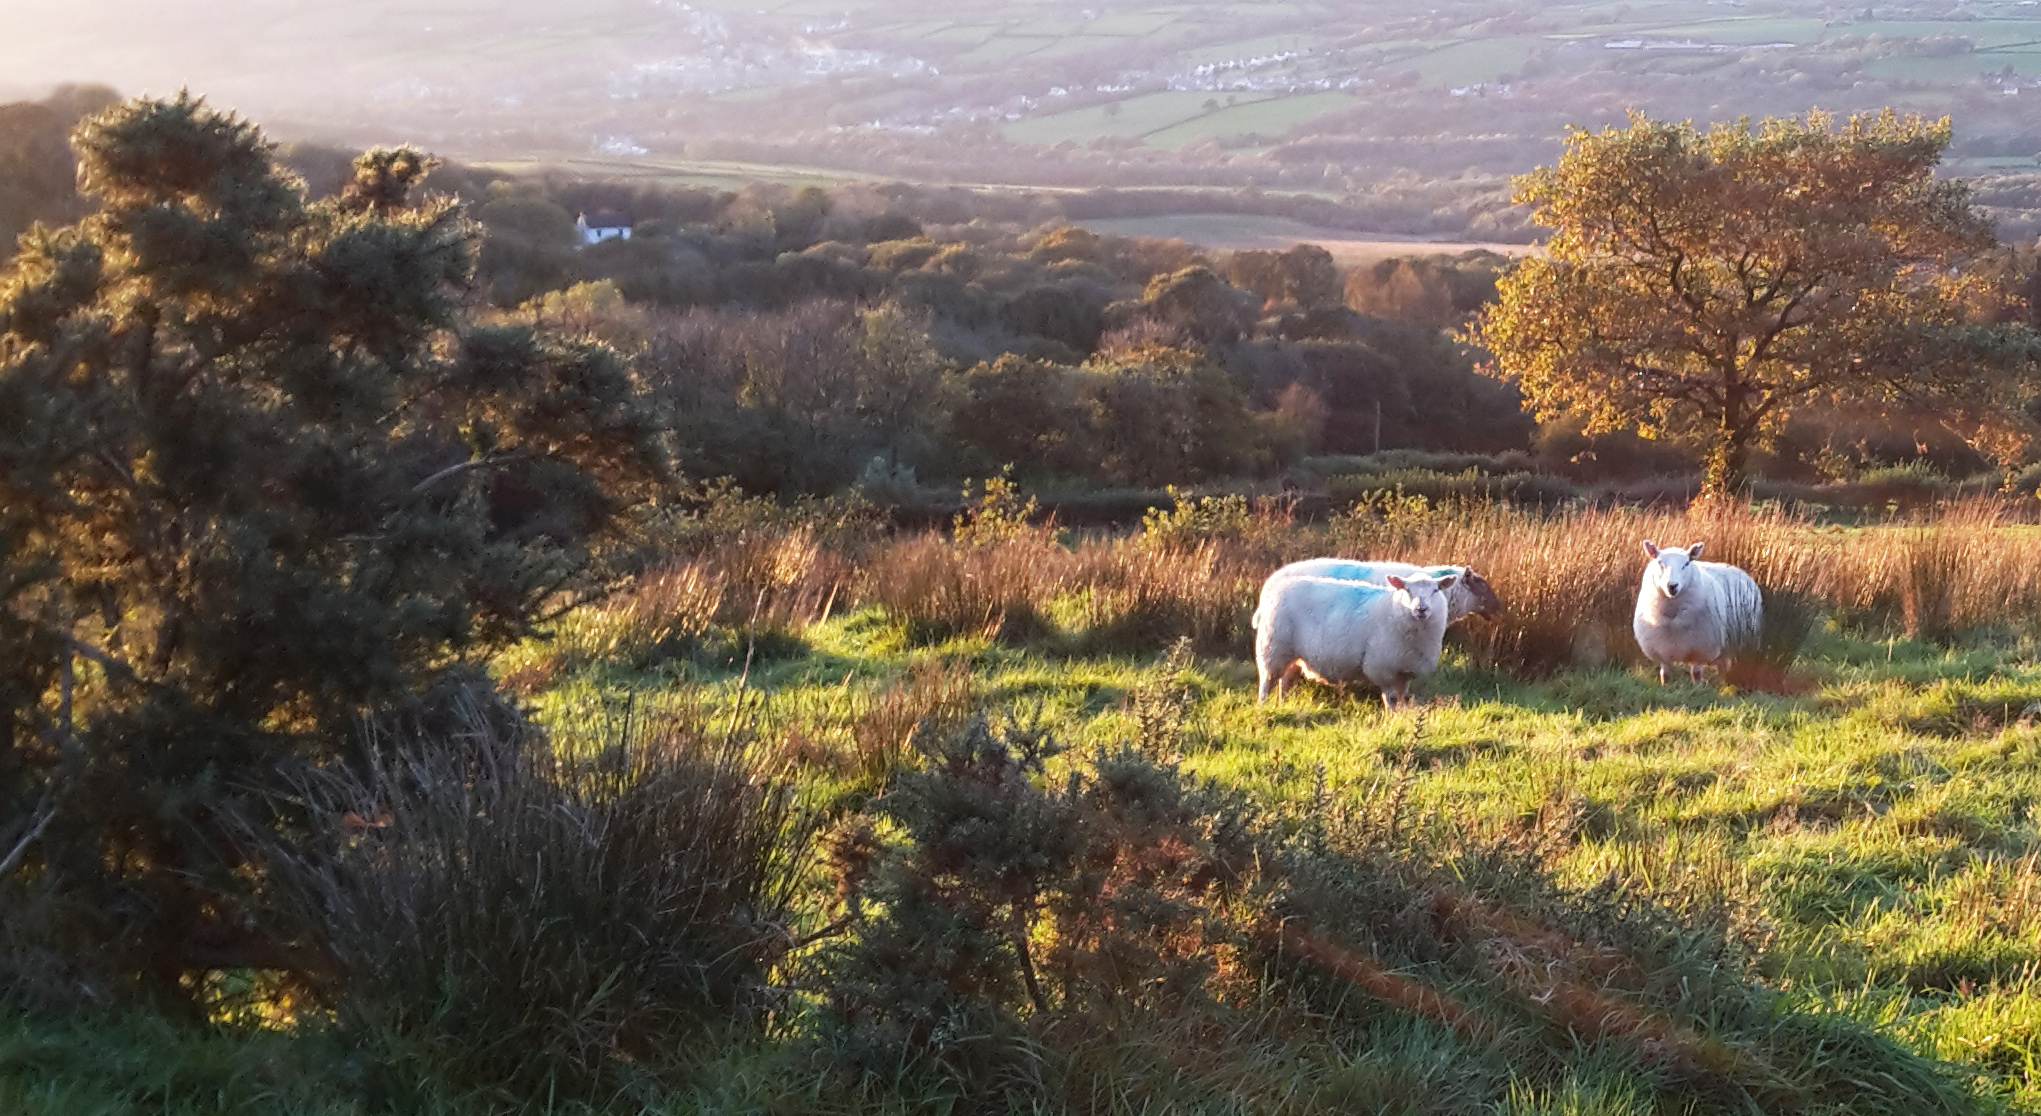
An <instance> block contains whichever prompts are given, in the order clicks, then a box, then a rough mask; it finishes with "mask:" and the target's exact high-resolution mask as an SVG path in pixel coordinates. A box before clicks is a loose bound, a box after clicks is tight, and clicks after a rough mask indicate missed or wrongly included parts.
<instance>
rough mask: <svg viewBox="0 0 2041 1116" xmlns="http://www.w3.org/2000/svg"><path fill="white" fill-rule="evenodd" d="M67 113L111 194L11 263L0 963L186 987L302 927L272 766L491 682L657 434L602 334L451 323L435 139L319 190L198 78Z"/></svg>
mask: <svg viewBox="0 0 2041 1116" xmlns="http://www.w3.org/2000/svg"><path fill="white" fill-rule="evenodd" d="M74 146H75V147H76V149H77V154H78V164H79V176H78V177H79V184H80V188H81V189H82V191H83V192H84V193H85V194H86V195H87V196H89V197H90V198H91V199H93V200H94V201H95V202H96V203H97V205H98V209H97V211H96V212H94V213H92V214H91V215H90V216H87V217H85V218H83V219H82V220H80V221H79V222H78V223H77V224H75V225H72V226H70V227H67V228H63V229H57V230H50V229H46V228H45V229H40V230H38V231H35V232H32V233H30V234H29V235H28V236H27V237H26V238H24V241H23V249H22V252H21V254H20V255H19V257H18V258H17V259H16V260H15V261H14V263H13V265H12V267H11V269H10V270H9V271H7V272H6V273H5V274H4V275H0V733H4V734H5V735H4V736H0V858H4V859H0V929H5V930H6V931H7V933H6V934H5V935H0V938H4V941H0V995H4V994H6V993H7V992H8V991H9V986H10V984H13V985H15V986H16V987H18V986H19V982H21V981H25V980H46V981H49V982H53V983H55V984H57V985H59V986H63V987H67V988H70V989H72V990H73V993H74V994H75V991H76V990H78V989H97V990H98V991H100V992H101V993H102V994H114V993H117V992H119V991H121V990H122V989H123V988H127V989H131V990H136V991H149V992H153V993H155V994H158V995H167V996H170V997H177V996H180V995H184V994H185V990H186V989H188V988H189V987H190V985H189V984H188V981H187V978H188V976H189V975H190V974H192V973H193V972H195V971H201V970H206V969H218V968H232V967H243V966H256V967H268V968H277V967H289V966H291V965H292V964H294V963H295V962H294V961H293V957H294V956H297V957H300V958H301V957H302V955H301V954H293V952H292V950H291V949H290V948H287V947H289V946H290V944H291V943H290V941H289V938H288V935H287V934H283V933H280V932H273V930H274V928H272V927H269V926H267V925H266V923H265V919H264V915H263V912H262V907H261V904H260V902H259V899H260V891H261V885H260V878H261V873H260V872H259V871H258V870H257V866H255V865H253V864H251V863H249V861H248V854H247V852H246V849H245V848H244V847H243V844H242V843H241V842H240V841H238V840H237V838H236V835H237V833H247V832H250V831H251V829H252V830H254V831H260V830H268V831H271V832H280V831H284V830H287V829H288V828H289V827H290V825H292V824H294V823H293V822H292V819H291V818H290V817H289V816H288V805H287V803H288V799H287V798H286V797H285V796H281V795H279V794H278V793H276V792H277V791H278V790H280V789H281V788H280V787H279V784H278V780H279V779H280V778H281V777H282V776H281V775H280V772H282V771H283V770H285V769H286V768H287V767H288V766H289V765H290V764H292V763H302V762H320V761H325V760H332V759H342V760H344V759H346V758H347V757H348V756H349V755H350V754H351V753H353V752H354V750H356V749H359V748H361V747H363V737H362V733H361V731H360V726H361V721H362V718H363V717H365V716H371V715H390V714H396V713H406V714H410V715H415V716H429V715H431V714H432V710H434V709H435V708H444V700H445V698H446V697H447V695H450V694H453V693H455V692H457V691H461V690H463V689H466V688H471V687H473V686H475V685H477V684H480V682H481V674H480V670H479V666H478V664H479V662H480V660H481V658H482V656H484V655H486V654H487V653H489V652H490V651H491V650H493V649H495V648H498V647H501V646H503V645H504V644H505V643H506V642H507V641H511V640H516V639H520V638H523V637H524V636H525V635H526V634H528V633H530V632H532V631H533V630H534V629H535V627H536V626H537V625H538V624H539V623H540V622H541V620H542V619H543V617H544V615H545V612H546V610H547V609H548V608H549V607H552V606H553V603H554V602H556V601H557V600H558V599H559V597H560V594H561V593H562V592H563V591H570V590H572V589H573V588H574V586H575V585H576V584H578V583H579V579H581V578H582V577H583V576H584V572H585V570H586V568H587V559H588V556H589V554H590V547H591V545H593V544H594V543H595V542H597V541H598V540H599V538H600V536H601V533H602V532H603V531H604V530H605V529H606V525H607V524H609V523H610V522H612V520H613V517H614V516H615V514H616V513H617V511H618V510H619V508H620V507H622V506H623V505H624V504H625V503H626V502H627V501H630V500H632V499H634V498H635V497H636V496H637V495H639V494H643V493H648V492H650V491H651V490H652V486H654V485H656V484H657V483H658V481H659V480H660V479H661V478H662V477H663V476H664V473H665V470H666V468H667V464H666V461H667V453H666V450H665V448H664V445H663V441H662V439H663V438H664V435H663V434H662V433H661V424H659V423H657V422H655V421H654V418H653V415H652V414H651V412H650V411H649V410H648V409H647V408H646V407H645V405H644V404H643V403H642V396H641V394H640V393H639V392H638V391H637V390H636V388H635V385H634V382H633V380H632V379H631V376H630V374H629V373H628V370H627V369H626V368H625V367H624V365H623V364H622V363H621V362H620V361H618V360H617V359H615V358H614V356H613V355H612V354H610V353H609V352H608V351H606V350H603V349H600V348H596V347H592V346H587V345H569V344H561V343H556V342H551V341H548V340H545V339H543V338H541V337H539V336H537V335H535V334H534V333H533V331H532V330H531V329H529V328H520V327H499V328H475V327H472V326H469V325H467V324H466V323H465V321H464V320H463V318H462V315H461V312H460V311H461V305H462V301H463V299H464V298H465V297H466V290H467V286H468V283H469V281H470V276H471V272H472V267H473V261H474V257H475V240H476V230H475V227H474V226H473V225H472V224H471V223H470V222H469V221H468V220H467V219H466V218H465V217H464V216H463V215H462V213H461V210H460V209H459V208H458V207H457V206H455V205H454V204H453V203H451V202H450V201H446V200H443V199H441V200H434V199H421V198H419V197H418V196H417V187H418V184H419V182H420V181H421V180H422V179H423V178H424V176H425V174H426V172H427V171H428V169H429V168H430V166H431V163H430V161H429V160H427V159H426V158H424V157H423V156H421V155H419V154H418V153H417V152H414V151H409V150H396V151H376V152H371V153H369V154H368V155H366V156H364V157H363V158H362V159H361V160H360V161H359V162H358V163H357V164H356V167H355V172H354V176H353V179H352V181H351V183H350V184H349V185H348V187H347V188H346V189H345V190H344V191H343V192H342V193H341V194H340V195H339V196H336V197H334V198H332V199H329V200H327V201H322V202H318V203H311V202H308V201H307V199H306V196H305V192H304V189H303V186H302V183H300V182H299V181H298V180H297V179H296V178H294V177H293V176H291V175H289V174H287V173H285V172H284V171H282V170H281V169H279V167H278V165H277V163H276V161H275V158H274V151H273V149H272V147H271V145H270V144H269V143H267V142H266V141H265V140H264V139H263V138H262V136H261V134H260V133H259V132H258V131H257V130H256V128H255V127H254V126H253V125H251V124H249V123H247V122H245V121H243V120H240V119H238V118H236V117H233V116H231V115H228V114H224V113H221V112H217V111H215V110H213V109H211V108H208V107H207V106H206V105H205V104H204V102H202V101H200V100H197V99H193V98H190V97H187V96H180V97H178V98H177V99H175V100H169V101H160V100H143V101H136V102H132V103H129V104H127V105H125V106H121V107H117V108H115V109H112V110H110V111H108V112H107V113H105V114H103V115H100V116H97V117H94V118H92V119H90V120H88V121H86V122H85V123H84V124H83V125H82V126H81V127H80V128H79V130H78V131H77V133H76V135H75V138H74ZM279 811H282V812H281V813H280V812H279ZM302 821H303V819H298V823H302ZM31 922H33V925H30V923H31ZM23 941H34V942H38V943H40V946H39V947H38V948H42V949H44V950H45V951H46V953H47V956H43V957H41V958H40V959H39V960H35V959H32V960H30V961H27V962H24V961H23V959H22V955H21V954H19V953H18V952H14V953H10V950H11V949H13V948H14V947H16V946H19V945H20V944H21V943H22V942H23Z"/></svg>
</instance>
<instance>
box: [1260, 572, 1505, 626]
mask: <svg viewBox="0 0 2041 1116" xmlns="http://www.w3.org/2000/svg"><path fill="white" fill-rule="evenodd" d="M1279 577H1329V578H1335V579H1337V580H1340V581H1364V582H1367V583H1368V584H1370V585H1380V586H1384V587H1387V586H1388V584H1389V582H1388V579H1389V578H1391V577H1404V578H1409V577H1429V578H1435V579H1436V578H1452V579H1453V580H1452V581H1451V582H1450V585H1451V586H1452V587H1451V588H1450V589H1447V590H1446V605H1447V609H1448V615H1447V617H1446V623H1447V624H1449V625H1451V624H1457V623H1459V622H1460V621H1462V620H1465V619H1466V618H1467V617H1469V616H1488V617H1493V616H1495V615H1496V614H1497V613H1500V612H1501V611H1502V600H1501V599H1500V598H1498V597H1497V596H1496V595H1495V590H1494V588H1492V587H1491V586H1490V585H1489V584H1488V579H1487V578H1485V577H1482V576H1481V575H1480V574H1478V573H1475V572H1474V567H1472V566H1419V565H1416V564H1414V563H1411V562H1361V561H1356V560H1354V559H1351V558H1307V559H1305V560H1303V561H1301V562H1292V563H1290V564H1289V565H1287V566H1284V567H1282V568H1281V569H1278V570H1277V571H1276V572H1275V573H1273V574H1270V575H1269V578H1270V579H1271V580H1274V579H1275V578H1279Z"/></svg>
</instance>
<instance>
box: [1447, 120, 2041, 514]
mask: <svg viewBox="0 0 2041 1116" xmlns="http://www.w3.org/2000/svg"><path fill="white" fill-rule="evenodd" d="M1949 137H1950V132H1949V124H1948V122H1947V120H1943V121H1940V122H1928V121H1925V120H1922V119H1920V118H1918V117H1907V118H1905V119H1901V118H1899V117H1897V116H1895V115H1894V114H1892V113H1891V112H1890V111H1887V112H1885V113H1883V114H1880V115H1876V116H1856V117H1852V118H1850V119H1849V120H1848V121H1847V122H1846V123H1844V124H1842V125H1841V126H1840V127H1837V126H1836V124H1835V122H1834V121H1833V120H1832V119H1831V118H1830V117H1829V116H1827V115H1825V114H1823V113H1819V112H1814V113H1809V114H1808V116H1807V117H1806V118H1805V119H1785V120H1767V121H1765V122H1763V123H1762V124H1759V125H1752V124H1751V123H1750V122H1749V121H1747V120H1745V121H1740V122H1737V123H1734V124H1718V125H1716V126H1714V127H1712V128H1710V129H1709V130H1707V131H1705V132H1703V131H1700V130H1698V129H1696V128H1695V127H1694V126H1693V125H1692V124H1690V123H1681V124H1674V123H1666V122H1662V121H1656V120H1650V119H1647V118H1645V117H1644V116H1642V115H1639V114H1632V116H1631V118H1630V122H1629V125H1628V126H1627V127H1624V128H1609V129H1605V130H1603V131H1601V132H1589V131H1585V130H1575V131H1574V132H1572V133H1571V134H1570V135H1569V136H1568V138H1567V143H1566V150H1565V152H1564V153H1563V154H1562V155H1561V157H1560V159H1559V162H1558V165H1556V166H1552V167H1541V168H1539V169H1538V170H1535V171H1533V172H1532V173H1530V174H1528V175H1525V176H1523V177H1521V178H1519V179H1517V181H1516V200H1517V201H1518V202H1519V203H1522V204H1528V205H1531V206H1532V207H1534V209H1533V219H1534V220H1536V221H1537V222H1538V223H1539V224H1542V225H1545V226H1547V227H1549V228H1551V229H1552V236H1551V239H1550V240H1549V241H1548V242H1547V245H1546V251H1545V254H1544V255H1543V256H1535V257H1531V258H1528V259H1526V260H1524V261H1523V262H1522V263H1521V264H1520V265H1518V266H1517V267H1516V268H1515V269H1513V270H1512V271H1511V272H1510V273H1509V274H1508V275H1507V276H1505V277H1504V278H1503V279H1502V280H1501V281H1500V283H1499V284H1498V293H1499V296H1500V298H1499V301H1497V302H1496V303H1495V304H1493V305H1491V306H1490V307H1489V308H1488V309H1487V310H1486V311H1485V312H1484V313H1483V314H1482V315H1481V317H1480V318H1479V319H1478V320H1477V322H1476V324H1475V326H1474V329H1473V331H1472V336H1473V339H1474V340H1475V341H1476V342H1478V343H1479V344H1481V345H1483V346H1485V347H1486V348H1488V349H1489V350H1490V351H1491V352H1492V353H1494V355H1495V363H1494V366H1493V368H1494V371H1496V372H1497V373H1498V374H1499V375H1502V376H1503V377H1505V378H1508V379H1510V380H1513V381H1514V382H1515V383H1516V384H1517V385H1518V387H1519V388H1520V389H1521V390H1522V391H1523V393H1524V397H1525V399H1526V400H1527V402H1528V403H1529V405H1530V406H1531V408H1532V409H1533V410H1534V411H1535V412H1536V413H1537V415H1538V416H1539V418H1540V419H1550V418H1556V417H1559V416H1562V415H1567V414H1573V415H1579V416H1583V417H1585V419H1586V420H1587V425H1588V429H1589V431H1590V432H1596V433H1604V432H1612V431H1619V430H1627V429H1634V430H1636V431H1638V432H1639V433H1641V434H1643V435H1645V436H1647V437H1667V438H1674V439H1679V440H1682V441H1686V442H1689V443H1691V444H1693V445H1695V446H1696V447H1697V448H1698V449H1700V450H1701V451H1702V452H1703V454H1704V455H1705V458H1706V460H1707V463H1708V473H1707V486H1708V488H1709V489H1710V490H1712V491H1716V492H1721V491H1735V490H1739V489H1741V488H1742V487H1743V486H1744V485H1745V484H1746V483H1747V481H1748V479H1749V469H1750V454H1751V451H1752V450H1753V449H1754V448H1759V447H1761V446H1762V445H1763V444H1764V443H1765V441H1766V439H1767V438H1768V437H1769V436H1770V435H1771V434H1772V433H1774V432H1776V431H1777V430H1778V429H1779V427H1780V425H1781V424H1782V423H1783V422H1784V421H1785V420H1786V418H1787V417H1788V416H1789V415H1791V414H1792V413H1793V411H1794V410H1795V409H1796V408H1799V407H1803V406H1805V405H1807V404H1809V403H1812V402H1815V401H1817V400H1832V401H1837V402H1842V401H1848V402H1851V403H1854V404H1858V405H1871V406H1886V407H1891V408H1894V409H1906V410H1910V411H1914V412H1916V413H1918V412H1921V411H1924V410H1925V411H1928V412H1930V413H1933V414H1935V415H1937V416H1938V417H1940V418H1941V419H1942V421H1944V422H1945V423H1946V424H1948V425H1949V427H1950V428H1951V429H1952V430H1954V431H1956V432H1957V433H1959V434H1961V435H1962V436H1964V437H1966V438H1968V439H1970V440H1971V441H1972V443H1973V444H1976V445H1979V446H1980V448H1983V449H1986V450H1988V451H1990V452H1993V453H1995V454H1997V455H1998V456H1999V457H2001V459H2007V458H2011V457H2013V456H2016V455H2017V454H2018V453H2019V452H2020V451H2021V449H2022V447H2024V446H2025V445H2026V444H2027V442H2028V440H2029V438H2030V436H2031V434H2032V433H2033V431H2032V429H2031V428H2032V426H2033V423H2032V421H2031V420H2030V419H2028V418H2027V417H2026V416H2025V414H2024V413H2023V412H2022V411H2021V409H2020V406H2019V404H2020V403H2021V401H2022V398H2023V396H2024V395H2026V394H2027V393H2028V392H2030V391H2031V378H2032V376H2033V372H2034V360H2035V353H2036V341H2035V337H2034V334H2033V333H2032V331H2030V330H2028V329H2026V328H2025V327H2023V326H2020V325H2017V324H2002V323H1995V322H1993V321H1992V320H1991V319H1992V318H1993V317H1994V315H1992V314H1990V313H1988V312H1984V311H1985V310H1986V308H1988V306H1989V305H1990V304H1991V303H1994V302H1996V301H2000V300H2002V299H2003V298H2004V295H2003V294H2002V292H2000V291H1999V290H1997V289H1995V288H1994V286H1993V284H1992V282H1991V280H1990V279H1989V278H1987V277H1986V275H1985V274H1984V272H1982V271H1981V270H1974V269H1973V268H1972V266H1971V265H1972V264H1973V263H1974V262H1975V261H1977V260H1979V259H1980V258H1981V257H1982V256H1984V255H1985V254H1987V253H1989V252H1990V251H1992V250H1993V249H1994V247H1995V245H1994V238H1993V235H1992V231H1991V227H1990V225H1989V224H1988V223H1987V222H1986V221H1985V220H1984V219H1983V218H1982V217H1981V216H1980V215H1979V214H1978V213H1977V212H1976V211H1975V210H1974V209H1973V208H1972V207H1971V205H1970V202H1969V196H1968V193H1967V191H1966V189H1965V187H1964V185H1963V184H1962V183H1960V182H1957V181H1953V180H1949V179H1942V178H1937V177H1936V176H1935V168H1936V165H1937V164H1938V163H1939V162H1940V160H1941V156H1942V153H1943V151H1944V150H1945V149H1946V148H1947V147H1948V144H1949ZM1997 317H2000V318H2003V317H2004V315H1997Z"/></svg>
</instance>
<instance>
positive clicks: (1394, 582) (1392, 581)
mask: <svg viewBox="0 0 2041 1116" xmlns="http://www.w3.org/2000/svg"><path fill="white" fill-rule="evenodd" d="M1389 588H1391V589H1401V588H1403V579H1402V578H1400V577H1397V576H1396V575H1395V574H1390V575H1389Z"/></svg>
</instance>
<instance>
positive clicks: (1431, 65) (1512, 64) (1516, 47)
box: [1390, 35, 1551, 85]
mask: <svg viewBox="0 0 2041 1116" xmlns="http://www.w3.org/2000/svg"><path fill="white" fill-rule="evenodd" d="M1550 45H1551V43H1550V41H1549V40H1546V39H1543V38H1540V37H1538V36H1535V35H1519V36H1514V37H1510V38H1497V39H1480V40H1476V41H1474V42H1466V43H1454V44H1452V45H1450V46H1445V47H1441V48H1440V49H1438V50H1433V51H1428V52H1426V53H1424V54H1419V55H1417V56H1415V57H1412V58H1405V59H1400V60H1398V61H1396V62H1394V63H1391V64H1390V68H1391V69H1394V70H1399V71H1401V70H1415V71H1417V72H1418V74H1420V75H1422V76H1423V78H1424V80H1425V82H1426V83H1427V84H1430V85H1471V84H1474V83H1476V82H1484V81H1495V80H1496V79H1498V78H1501V77H1503V76H1505V75H1508V74H1514V73H1516V72H1517V71H1518V70H1520V69H1522V68H1523V65H1524V60H1525V59H1527V58H1529V57H1530V56H1531V52H1532V51H1534V50H1537V49H1539V48H1541V47H1549V46H1550Z"/></svg>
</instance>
